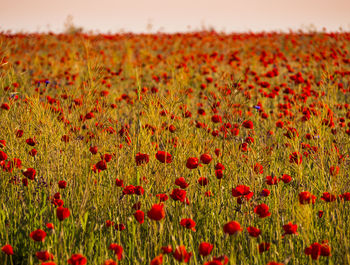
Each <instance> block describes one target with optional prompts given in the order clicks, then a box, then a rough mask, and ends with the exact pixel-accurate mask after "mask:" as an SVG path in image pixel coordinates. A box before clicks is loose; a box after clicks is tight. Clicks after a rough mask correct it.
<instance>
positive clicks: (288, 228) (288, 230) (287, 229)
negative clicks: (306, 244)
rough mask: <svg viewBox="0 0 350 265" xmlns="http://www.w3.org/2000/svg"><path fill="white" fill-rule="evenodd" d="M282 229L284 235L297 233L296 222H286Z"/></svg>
mask: <svg viewBox="0 0 350 265" xmlns="http://www.w3.org/2000/svg"><path fill="white" fill-rule="evenodd" d="M283 230H284V234H283V236H284V235H292V234H295V235H297V234H298V232H297V230H298V226H297V225H296V224H292V223H291V222H289V223H288V224H286V225H284V226H283Z"/></svg>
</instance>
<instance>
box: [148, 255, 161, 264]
mask: <svg viewBox="0 0 350 265" xmlns="http://www.w3.org/2000/svg"><path fill="white" fill-rule="evenodd" d="M161 264H163V255H162V254H159V255H158V256H157V257H155V258H154V259H152V260H151V263H150V265H161Z"/></svg>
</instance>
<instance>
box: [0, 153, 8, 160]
mask: <svg viewBox="0 0 350 265" xmlns="http://www.w3.org/2000/svg"><path fill="white" fill-rule="evenodd" d="M6 159H7V154H6V153H5V152H3V151H0V161H5V160H6Z"/></svg>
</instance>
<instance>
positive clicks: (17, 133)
mask: <svg viewBox="0 0 350 265" xmlns="http://www.w3.org/2000/svg"><path fill="white" fill-rule="evenodd" d="M22 136H23V130H17V131H16V137H17V138H21V137H22Z"/></svg>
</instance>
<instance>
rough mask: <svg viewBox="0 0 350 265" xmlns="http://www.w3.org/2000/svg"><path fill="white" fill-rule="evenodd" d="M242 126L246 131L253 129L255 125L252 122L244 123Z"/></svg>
mask: <svg viewBox="0 0 350 265" xmlns="http://www.w3.org/2000/svg"><path fill="white" fill-rule="evenodd" d="M242 126H243V127H244V128H246V129H253V128H254V125H253V122H252V121H244V122H243V123H242Z"/></svg>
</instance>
